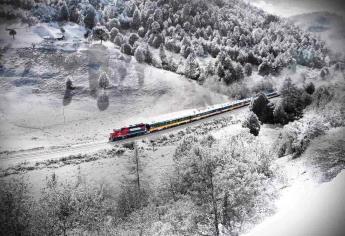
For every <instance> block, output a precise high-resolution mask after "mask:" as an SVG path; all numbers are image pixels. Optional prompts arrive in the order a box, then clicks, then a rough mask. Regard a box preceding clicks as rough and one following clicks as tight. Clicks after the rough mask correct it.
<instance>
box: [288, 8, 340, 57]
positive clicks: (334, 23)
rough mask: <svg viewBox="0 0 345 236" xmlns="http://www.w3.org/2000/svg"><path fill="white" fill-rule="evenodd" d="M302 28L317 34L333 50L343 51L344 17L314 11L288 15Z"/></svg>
mask: <svg viewBox="0 0 345 236" xmlns="http://www.w3.org/2000/svg"><path fill="white" fill-rule="evenodd" d="M289 20H291V21H292V22H293V23H294V24H296V25H298V26H299V27H301V28H302V29H304V30H306V31H309V32H311V33H314V34H316V35H319V36H320V37H321V38H322V39H323V40H324V41H325V42H326V43H327V46H328V47H329V48H331V49H332V50H334V52H345V44H344V40H345V26H344V25H345V19H344V17H341V16H339V15H337V14H334V13H329V12H314V13H309V14H301V15H295V16H291V17H289Z"/></svg>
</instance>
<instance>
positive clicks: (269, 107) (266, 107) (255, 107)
mask: <svg viewBox="0 0 345 236" xmlns="http://www.w3.org/2000/svg"><path fill="white" fill-rule="evenodd" d="M250 110H251V111H253V112H254V113H255V114H256V115H257V116H258V118H259V120H260V121H261V122H262V123H273V110H274V105H273V104H272V103H270V101H269V100H268V98H267V97H266V95H265V94H264V93H260V94H259V96H258V97H257V98H255V99H254V100H253V101H252V103H251V104H250Z"/></svg>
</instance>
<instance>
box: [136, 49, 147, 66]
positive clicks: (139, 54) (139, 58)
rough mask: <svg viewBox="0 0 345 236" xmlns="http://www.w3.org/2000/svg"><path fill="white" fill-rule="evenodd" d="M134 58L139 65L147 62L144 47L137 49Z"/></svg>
mask: <svg viewBox="0 0 345 236" xmlns="http://www.w3.org/2000/svg"><path fill="white" fill-rule="evenodd" d="M134 57H135V59H136V60H137V62H139V63H143V62H145V52H144V49H143V48H142V47H140V46H139V47H137V48H136V49H135V52H134Z"/></svg>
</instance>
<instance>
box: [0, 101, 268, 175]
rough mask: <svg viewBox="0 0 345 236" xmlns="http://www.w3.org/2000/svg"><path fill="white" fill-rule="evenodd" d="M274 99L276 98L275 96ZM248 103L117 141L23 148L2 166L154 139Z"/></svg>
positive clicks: (0, 163)
mask: <svg viewBox="0 0 345 236" xmlns="http://www.w3.org/2000/svg"><path fill="white" fill-rule="evenodd" d="M273 99H274V98H273ZM247 106H248V105H245V106H242V107H239V108H237V109H233V110H231V111H227V112H223V113H220V114H216V115H212V116H209V117H206V118H203V119H200V120H197V121H194V122H191V123H187V124H182V125H179V126H175V127H171V128H168V129H163V130H160V131H156V132H153V133H148V134H146V135H142V136H137V137H132V138H128V139H124V140H118V141H116V142H108V141H98V142H93V143H83V144H76V145H69V146H59V147H48V148H41V149H34V150H32V149H31V150H21V151H17V152H12V153H7V154H6V153H5V154H0V168H2V169H5V168H8V167H10V166H15V165H17V164H20V163H23V162H37V161H43V160H49V159H57V158H61V157H66V156H69V155H77V154H87V153H93V152H97V151H100V150H104V149H111V148H113V147H114V145H122V144H124V143H128V142H133V141H136V140H142V139H144V138H147V139H152V138H153V139H154V138H157V137H159V136H161V135H164V134H166V133H170V132H176V131H179V130H182V129H185V128H186V127H193V126H196V125H199V124H200V123H202V122H207V121H210V120H213V119H217V118H221V117H226V116H230V115H233V114H236V113H237V112H240V111H241V110H242V109H245V108H246V107H247Z"/></svg>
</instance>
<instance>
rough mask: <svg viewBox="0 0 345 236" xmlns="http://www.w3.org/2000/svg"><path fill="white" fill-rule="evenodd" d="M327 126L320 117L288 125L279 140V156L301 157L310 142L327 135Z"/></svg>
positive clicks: (310, 117)
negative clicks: (291, 155)
mask: <svg viewBox="0 0 345 236" xmlns="http://www.w3.org/2000/svg"><path fill="white" fill-rule="evenodd" d="M327 129H328V126H327V124H326V123H325V122H324V121H323V120H322V119H320V117H318V116H308V117H307V116H306V117H303V118H302V119H301V120H297V121H294V122H292V123H290V124H288V125H286V126H285V127H284V129H283V131H282V133H281V134H280V136H279V139H278V156H279V157H281V156H284V155H287V154H293V157H299V156H300V155H301V154H302V153H303V152H304V151H305V150H306V148H307V147H308V145H309V143H310V141H311V140H312V139H314V138H315V137H317V136H320V135H322V134H324V133H325V131H326V130H327Z"/></svg>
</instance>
